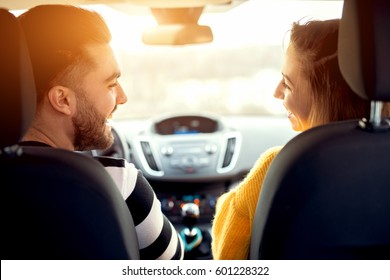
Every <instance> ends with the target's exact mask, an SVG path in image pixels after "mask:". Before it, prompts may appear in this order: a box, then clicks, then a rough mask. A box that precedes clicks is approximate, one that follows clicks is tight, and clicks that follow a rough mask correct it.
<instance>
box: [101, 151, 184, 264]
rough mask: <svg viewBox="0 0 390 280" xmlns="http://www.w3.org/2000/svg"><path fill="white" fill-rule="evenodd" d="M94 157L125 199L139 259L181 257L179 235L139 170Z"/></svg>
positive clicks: (109, 159) (111, 160)
mask: <svg viewBox="0 0 390 280" xmlns="http://www.w3.org/2000/svg"><path fill="white" fill-rule="evenodd" d="M96 158H97V159H98V160H99V161H100V162H101V163H102V164H103V165H104V166H105V168H106V170H107V171H108V173H109V174H110V175H111V176H112V178H113V179H114V181H115V183H116V185H117V187H118V189H119V191H120V193H121V194H122V196H123V198H124V199H125V201H126V204H127V206H128V208H129V210H130V213H131V215H132V217H133V221H134V225H135V230H136V232H137V237H138V244H139V248H140V257H141V259H145V260H153V259H164V260H170V259H173V260H178V259H183V257H184V247H183V243H182V240H181V238H180V235H179V234H178V233H177V232H176V230H175V228H174V227H173V225H172V224H171V222H170V221H169V220H168V219H167V217H166V216H165V215H164V214H163V213H162V210H161V204H160V201H159V200H158V199H157V197H156V194H155V193H154V191H153V189H152V187H151V186H150V184H149V182H148V181H147V180H146V179H145V177H144V176H143V175H142V172H141V171H140V170H138V169H136V168H135V166H134V165H133V164H131V163H128V162H127V161H125V160H118V159H112V158H104V157H99V158H98V157H96Z"/></svg>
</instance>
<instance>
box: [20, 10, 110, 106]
mask: <svg viewBox="0 0 390 280" xmlns="http://www.w3.org/2000/svg"><path fill="white" fill-rule="evenodd" d="M18 19H19V21H20V23H21V25H22V27H23V30H24V33H25V36H26V39H27V45H28V48H29V51H30V56H31V61H32V65H33V70H34V75H35V83H36V88H37V95H38V97H37V99H38V102H40V101H41V100H42V99H43V96H44V94H45V93H46V92H47V91H48V90H49V89H50V88H51V87H52V86H53V82H63V83H65V85H66V83H69V82H74V81H71V79H70V78H69V75H70V74H71V72H72V70H73V69H74V68H75V66H77V67H81V68H78V69H85V70H87V67H89V68H90V67H91V65H93V64H92V63H93V61H91V60H90V59H89V57H88V55H87V53H86V51H85V46H87V45H90V44H108V43H109V42H110V41H111V33H110V31H109V29H108V27H107V25H106V23H105V21H104V20H103V18H102V17H101V16H100V15H99V14H98V13H96V12H94V11H90V10H86V9H83V8H79V7H75V6H70V5H39V6H36V7H34V8H31V9H29V10H28V11H26V12H25V13H23V14H21V15H20V16H19V17H18ZM82 66H84V67H82ZM82 71H83V70H82ZM85 73H86V72H85Z"/></svg>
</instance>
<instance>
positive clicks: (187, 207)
mask: <svg viewBox="0 0 390 280" xmlns="http://www.w3.org/2000/svg"><path fill="white" fill-rule="evenodd" d="M181 215H182V217H183V224H184V225H185V226H186V227H187V228H189V229H192V228H193V227H194V226H195V225H196V224H197V223H198V219H199V206H198V205H196V204H195V203H192V202H191V203H186V204H184V205H183V207H182V208H181Z"/></svg>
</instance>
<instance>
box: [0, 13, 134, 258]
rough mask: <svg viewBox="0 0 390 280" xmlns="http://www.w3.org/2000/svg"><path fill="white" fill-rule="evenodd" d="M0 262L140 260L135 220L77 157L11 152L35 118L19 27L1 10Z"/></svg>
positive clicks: (111, 186)
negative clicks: (14, 260) (7, 260)
mask: <svg viewBox="0 0 390 280" xmlns="http://www.w3.org/2000/svg"><path fill="white" fill-rule="evenodd" d="M0 37H1V38H2V39H3V40H2V44H1V52H0V61H1V63H0V106H1V107H0V129H1V131H2V132H1V135H2V136H1V137H0V178H1V180H2V183H1V224H2V231H1V259H2V260H5V259H23V260H29V259H43V260H52V259H58V260H64V259H67V260H73V259H74V260H83V259H88V260H94V259H103V260H108V259H139V249H138V240H137V237H136V232H135V228H134V224H133V220H132V217H131V215H130V212H129V210H128V208H127V206H126V203H125V201H124V199H123V198H122V196H121V194H120V193H119V191H118V189H117V187H116V186H115V183H114V181H113V180H112V178H111V177H110V175H109V174H108V173H107V172H106V171H105V169H104V168H103V167H102V166H101V165H100V164H99V163H98V162H97V161H95V160H93V159H91V158H89V157H86V156H84V155H81V154H77V153H74V152H71V151H65V150H60V149H50V148H43V147H19V146H18V145H16V143H18V141H20V139H21V137H22V135H23V134H24V133H25V131H26V129H27V127H28V125H29V124H30V121H31V120H32V117H33V115H34V113H35V102H36V101H35V90H34V89H35V86H34V82H33V76H32V70H31V69H32V68H31V64H30V60H29V57H28V52H27V48H26V46H25V42H24V37H23V34H22V30H21V28H20V26H19V22H18V21H17V19H16V18H15V16H14V15H13V14H11V13H10V12H8V11H7V10H4V9H0Z"/></svg>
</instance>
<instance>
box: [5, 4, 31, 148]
mask: <svg viewBox="0 0 390 280" xmlns="http://www.w3.org/2000/svg"><path fill="white" fill-rule="evenodd" d="M0 38H1V51H0V106H1V107H0V124H1V127H0V129H1V131H2V132H1V137H0V148H3V147H6V146H9V145H13V144H15V143H17V142H18V141H19V140H20V138H21V137H22V136H23V134H24V133H25V131H26V130H27V128H28V126H29V124H30V122H31V120H32V118H33V116H34V113H35V104H36V93H35V84H34V79H33V72H32V67H31V62H30V58H29V55H28V50H27V46H26V43H25V40H24V36H23V34H22V29H21V27H20V25H19V22H18V20H17V19H16V17H15V16H14V15H13V14H11V13H10V12H9V11H7V10H4V9H0Z"/></svg>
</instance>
